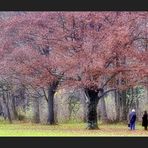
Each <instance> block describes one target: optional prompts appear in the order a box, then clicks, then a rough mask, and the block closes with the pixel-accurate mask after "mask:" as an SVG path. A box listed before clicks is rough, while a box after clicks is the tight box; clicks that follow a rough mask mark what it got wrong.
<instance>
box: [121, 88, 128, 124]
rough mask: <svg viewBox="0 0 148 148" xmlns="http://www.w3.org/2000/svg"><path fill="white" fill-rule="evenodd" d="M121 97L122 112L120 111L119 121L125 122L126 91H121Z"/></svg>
mask: <svg viewBox="0 0 148 148" xmlns="http://www.w3.org/2000/svg"><path fill="white" fill-rule="evenodd" d="M120 95H121V104H122V111H121V120H122V121H126V120H127V106H126V91H125V90H123V91H121V93H120Z"/></svg>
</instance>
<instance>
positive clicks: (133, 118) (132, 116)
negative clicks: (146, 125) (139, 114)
mask: <svg viewBox="0 0 148 148" xmlns="http://www.w3.org/2000/svg"><path fill="white" fill-rule="evenodd" d="M129 121H130V129H131V130H135V123H136V112H135V109H132V112H131V113H130V114H129Z"/></svg>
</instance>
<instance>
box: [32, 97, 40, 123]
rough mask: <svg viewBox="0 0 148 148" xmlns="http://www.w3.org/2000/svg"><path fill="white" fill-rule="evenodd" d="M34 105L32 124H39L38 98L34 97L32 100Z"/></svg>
mask: <svg viewBox="0 0 148 148" xmlns="http://www.w3.org/2000/svg"><path fill="white" fill-rule="evenodd" d="M33 105H34V107H33V108H34V115H33V122H34V123H40V103H39V97H35V98H34V100H33Z"/></svg>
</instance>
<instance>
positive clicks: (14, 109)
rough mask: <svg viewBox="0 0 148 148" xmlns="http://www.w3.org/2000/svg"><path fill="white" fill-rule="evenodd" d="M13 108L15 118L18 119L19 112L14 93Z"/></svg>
mask: <svg viewBox="0 0 148 148" xmlns="http://www.w3.org/2000/svg"><path fill="white" fill-rule="evenodd" d="M12 110H13V114H14V119H15V120H17V119H18V113H17V110H16V101H15V97H14V96H13V94H12Z"/></svg>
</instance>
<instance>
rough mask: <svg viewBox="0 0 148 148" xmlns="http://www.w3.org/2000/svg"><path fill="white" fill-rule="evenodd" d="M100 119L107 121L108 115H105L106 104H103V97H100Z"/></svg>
mask: <svg viewBox="0 0 148 148" xmlns="http://www.w3.org/2000/svg"><path fill="white" fill-rule="evenodd" d="M100 101H101V120H102V121H103V122H107V121H108V117H107V112H106V105H105V99H104V97H103V98H101V100H100Z"/></svg>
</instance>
